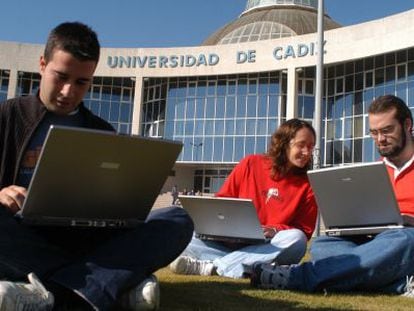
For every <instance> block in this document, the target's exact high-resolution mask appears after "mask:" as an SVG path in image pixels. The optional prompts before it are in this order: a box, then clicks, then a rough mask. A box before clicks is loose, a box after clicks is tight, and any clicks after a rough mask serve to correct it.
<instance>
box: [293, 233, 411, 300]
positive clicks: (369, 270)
mask: <svg viewBox="0 0 414 311" xmlns="http://www.w3.org/2000/svg"><path fill="white" fill-rule="evenodd" d="M311 256H312V261H310V262H306V263H303V264H300V265H297V266H293V267H292V269H291V273H290V276H289V280H288V284H287V287H288V288H289V289H296V290H302V291H309V292H312V291H318V290H323V289H325V290H328V291H329V290H331V291H351V290H364V291H374V290H376V291H381V292H384V293H397V294H400V293H403V292H404V287H405V285H406V276H411V275H413V274H414V228H405V229H394V230H387V231H384V232H382V233H380V234H378V235H376V236H375V237H373V238H368V237H365V238H362V237H359V238H358V237H354V238H340V237H320V238H318V239H316V240H315V241H314V242H313V245H312V247H311Z"/></svg>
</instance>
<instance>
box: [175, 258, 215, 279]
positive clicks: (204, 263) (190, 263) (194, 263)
mask: <svg viewBox="0 0 414 311" xmlns="http://www.w3.org/2000/svg"><path fill="white" fill-rule="evenodd" d="M170 269H171V271H172V272H174V273H177V274H192V275H212V274H213V271H214V265H213V262H212V261H211V260H197V259H194V258H191V257H189V256H179V257H178V258H177V259H176V260H174V261H173V262H172V263H170Z"/></svg>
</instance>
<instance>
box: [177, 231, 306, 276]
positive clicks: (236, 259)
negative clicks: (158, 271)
mask: <svg viewBox="0 0 414 311" xmlns="http://www.w3.org/2000/svg"><path fill="white" fill-rule="evenodd" d="M306 242H307V239H306V236H305V234H304V233H303V232H302V231H301V230H298V229H289V230H282V231H279V232H278V233H277V234H276V235H275V236H274V237H273V238H272V239H271V240H270V241H269V243H263V244H255V245H248V246H243V247H240V248H238V249H234V248H233V247H229V246H228V245H225V244H224V243H220V242H217V241H206V240H200V239H198V238H196V237H193V239H192V240H191V242H190V244H189V245H188V247H187V248H186V249H185V250H184V252H183V254H182V255H185V256H190V257H192V258H195V259H199V260H211V261H213V263H214V266H215V267H216V268H217V273H218V274H219V275H221V276H226V277H230V278H242V277H243V276H244V275H245V274H250V273H251V272H252V271H251V268H252V266H253V264H254V263H257V262H260V263H270V262H273V261H277V262H278V263H279V264H293V263H298V262H299V261H300V260H301V258H302V257H303V255H304V254H305V252H306Z"/></svg>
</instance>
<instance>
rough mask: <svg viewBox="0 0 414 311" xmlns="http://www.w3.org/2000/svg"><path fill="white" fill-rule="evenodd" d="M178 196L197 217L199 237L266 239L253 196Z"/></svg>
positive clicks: (235, 240) (249, 241)
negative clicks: (241, 197)
mask: <svg viewBox="0 0 414 311" xmlns="http://www.w3.org/2000/svg"><path fill="white" fill-rule="evenodd" d="M178 199H179V201H180V202H181V205H182V206H183V208H184V209H185V210H186V211H187V212H188V214H189V215H190V216H191V218H192V219H193V222H194V231H195V235H196V237H198V238H199V239H202V240H213V241H222V242H232V243H245V244H256V243H263V242H265V241H266V240H265V237H264V235H263V229H262V226H261V224H260V222H259V219H258V218H257V213H256V208H255V207H254V205H253V202H252V200H249V199H238V198H227V197H210V196H194V195H180V196H179V197H178Z"/></svg>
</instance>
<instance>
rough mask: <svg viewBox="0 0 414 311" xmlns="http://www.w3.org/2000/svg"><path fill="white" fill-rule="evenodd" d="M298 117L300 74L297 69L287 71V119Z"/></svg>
mask: <svg viewBox="0 0 414 311" xmlns="http://www.w3.org/2000/svg"><path fill="white" fill-rule="evenodd" d="M297 116H298V73H297V71H296V68H294V67H292V68H288V70H287V104H286V119H287V120H289V119H292V118H296V117H297Z"/></svg>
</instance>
